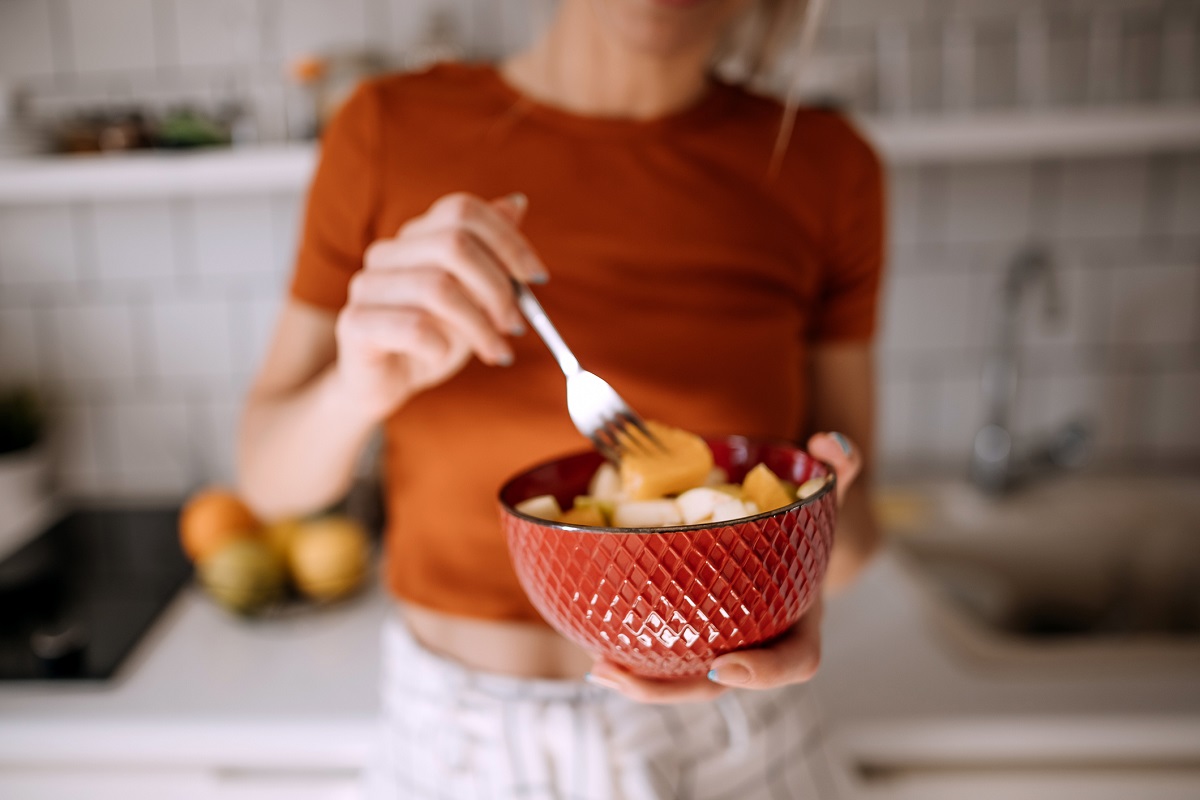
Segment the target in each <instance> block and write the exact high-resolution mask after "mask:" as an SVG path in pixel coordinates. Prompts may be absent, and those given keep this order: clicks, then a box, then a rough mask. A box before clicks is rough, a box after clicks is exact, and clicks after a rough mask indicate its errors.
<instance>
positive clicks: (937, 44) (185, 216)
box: [0, 0, 1200, 494]
mask: <svg viewBox="0 0 1200 800" xmlns="http://www.w3.org/2000/svg"><path fill="white" fill-rule="evenodd" d="M551 6H552V3H551V2H549V0H546V2H542V0H502V2H501V1H500V0H341V1H339V2H333V1H332V0H0V82H8V81H10V80H21V81H26V80H28V81H29V82H30V85H31V86H33V87H34V88H35V89H37V90H46V91H49V88H48V87H50V88H53V90H54V91H57V92H61V93H64V94H69V93H70V92H72V91H78V92H80V93H81V94H82V95H83V96H86V92H87V91H95V92H99V93H101V94H103V95H106V96H120V97H131V96H135V95H136V96H144V97H149V98H153V99H156V100H157V101H160V102H163V103H167V102H170V101H171V98H172V97H175V96H178V95H179V93H180V92H184V93H185V94H186V96H188V97H193V96H194V97H196V98H201V99H204V98H209V99H212V98H217V97H222V96H224V94H225V93H226V92H227V91H228V90H229V88H230V87H235V86H236V87H241V88H243V89H244V91H245V93H246V94H247V95H248V96H249V97H250V98H251V100H252V103H253V106H254V108H255V112H256V117H255V119H256V121H257V124H258V127H259V132H260V135H262V136H263V137H265V138H267V139H270V138H278V137H279V136H280V135H281V134H282V132H283V130H284V123H285V119H286V117H285V114H286V108H285V94H286V92H285V89H284V83H283V81H282V79H281V78H280V75H281V74H282V72H283V66H284V65H285V64H286V63H287V62H288V61H290V60H291V59H292V58H294V57H295V56H297V55H301V54H305V53H309V52H315V51H326V50H329V49H335V48H341V47H357V46H362V45H367V46H372V47H376V48H380V49H382V50H383V51H385V52H387V53H389V54H391V55H393V56H399V55H401V54H402V53H403V52H405V50H406V49H407V48H408V47H409V46H410V45H411V44H413V43H414V42H415V41H417V39H418V38H419V37H420V36H421V35H422V34H423V33H424V32H425V30H426V24H427V22H428V19H429V12H430V11H431V10H433V9H434V8H448V9H450V10H452V11H454V12H456V13H457V14H458V16H459V21H460V23H461V32H462V33H463V35H464V38H465V44H466V47H467V50H468V52H469V53H472V54H475V55H494V54H498V53H503V52H507V51H509V50H511V49H512V48H514V47H515V46H517V45H518V43H520V42H523V41H524V40H527V39H528V38H529V36H530V32H531V29H532V28H533V27H536V25H537V24H538V23H537V21H536V18H537V14H538V12H539V9H540V10H542V12H543V14H544V13H545V9H548V8H550V7H551ZM1096 9H1105V10H1108V11H1109V12H1111V16H1110V18H1109V19H1110V20H1115V23H1113V24H1111V25H1110V26H1109V28H1108V29H1105V28H1104V27H1103V26H1100V27H1099V28H1096V27H1095V26H1093V25H1092V23H1091V22H1090V17H1089V14H1090V13H1091V12H1092V11H1093V10H1096ZM1030 10H1032V12H1033V13H1035V14H1040V13H1041V12H1042V11H1048V12H1049V14H1048V16H1046V17H1045V29H1046V38H1047V40H1048V41H1049V43H1050V44H1049V50H1048V52H1047V54H1046V60H1047V63H1048V72H1049V75H1048V79H1047V84H1046V85H1045V86H1044V87H1043V89H1042V91H1041V95H1040V96H1042V99H1044V100H1045V101H1046V102H1049V103H1058V104H1063V103H1067V104H1081V103H1086V102H1090V101H1091V100H1093V99H1095V98H1097V97H1103V96H1113V97H1118V96H1120V97H1133V96H1138V97H1141V96H1143V95H1146V98H1144V99H1147V100H1153V99H1154V97H1153V96H1154V95H1156V93H1157V95H1161V96H1162V97H1163V98H1170V99H1171V101H1172V102H1185V103H1187V102H1196V101H1197V100H1200V98H1198V97H1196V95H1195V93H1196V92H1198V91H1200V80H1197V79H1196V78H1195V76H1187V80H1181V79H1178V78H1177V77H1172V76H1173V75H1174V74H1175V72H1177V71H1178V70H1174V71H1167V74H1166V75H1163V74H1159V73H1161V72H1162V70H1161V69H1159V68H1157V67H1156V66H1155V63H1156V61H1155V59H1156V58H1159V56H1157V55H1156V54H1155V52H1154V49H1153V47H1152V46H1151V45H1152V44H1154V43H1155V42H1156V41H1158V40H1157V39H1156V38H1155V37H1156V36H1157V33H1156V32H1155V31H1156V30H1157V29H1156V26H1157V25H1159V23H1160V17H1161V19H1166V16H1165V15H1166V14H1167V13H1168V12H1169V13H1170V14H1172V15H1173V16H1171V19H1172V20H1175V21H1178V20H1179V19H1184V18H1186V19H1188V20H1191V21H1192V22H1191V23H1189V24H1190V25H1192V27H1193V28H1194V25H1195V22H1196V21H1197V20H1200V16H1198V15H1197V14H1198V11H1200V4H1195V3H1192V2H1191V0H1177V2H1173V3H1168V4H1164V3H1160V2H1158V0H1087V2H1084V0H1078V1H1076V0H1055V1H1054V2H1048V0H1019V1H1014V2H1008V3H996V2H994V1H993V0H837V2H833V3H832V4H831V8H830V17H829V19H828V20H827V25H828V32H829V34H830V35H829V37H828V41H829V42H831V43H833V44H834V45H835V46H836V52H833V55H834V56H835V57H841V58H842V59H843V62H844V63H842V66H846V65H850V66H852V67H853V68H854V69H855V70H858V71H859V72H858V73H856V76H855V77H854V79H853V81H850V83H853V84H854V87H855V88H853V89H852V90H850V91H849V93H848V96H852V97H854V98H855V99H857V100H859V101H860V102H861V105H860V106H859V108H861V109H862V110H865V111H874V110H875V109H876V106H877V105H878V104H880V103H882V104H883V105H884V106H885V108H887V109H892V110H896V111H910V112H913V111H915V112H920V111H939V110H942V109H943V108H944V107H945V104H946V101H947V97H950V98H951V99H954V100H955V101H956V102H958V103H959V104H960V105H961V106H962V107H963V108H1003V107H1010V106H1012V105H1013V104H1014V103H1016V102H1018V98H1017V95H1018V90H1017V86H1016V84H1015V83H1014V81H1015V80H1016V72H1017V68H1018V63H1017V62H1019V61H1020V59H1019V58H1018V52H1017V50H1016V39H1015V37H1016V36H1017V30H1018V23H1017V17H1018V15H1019V14H1021V13H1022V12H1028V11H1030ZM952 16H953V17H955V18H957V19H958V20H959V23H958V24H960V25H962V30H964V31H967V34H964V35H969V37H970V38H971V39H972V40H973V41H974V42H975V45H976V49H975V52H974V54H973V58H972V59H971V63H970V65H968V68H967V70H966V71H965V72H964V80H963V81H960V83H961V84H962V85H961V86H960V87H959V88H958V89H955V85H956V84H955V82H954V81H953V80H946V75H945V69H946V65H947V58H948V56H947V50H946V47H945V45H946V43H947V37H946V33H945V30H944V26H943V23H944V22H945V21H946V20H947V19H949V18H950V17H952ZM1026 19H1027V20H1028V19H1030V18H1029V17H1027V18H1026ZM1034 19H1035V21H1037V20H1038V19H1041V17H1035V18H1034ZM975 23H977V24H975ZM1163 24H1165V23H1163ZM1172 24H1174V23H1172ZM881 25H890V26H891V27H890V28H887V30H886V31H885V33H884V34H880V31H881V30H882V28H881ZM1185 28H1186V26H1185ZM1106 30H1107V31H1108V33H1105V31H1106ZM1187 30H1188V31H1190V32H1187V35H1186V36H1185V35H1182V34H1180V33H1179V32H1178V30H1175V29H1172V35H1171V36H1168V40H1167V42H1166V44H1164V45H1163V48H1162V49H1163V51H1164V53H1165V52H1168V51H1169V52H1170V53H1172V54H1176V55H1175V56H1172V57H1173V58H1176V60H1178V58H1177V54H1178V53H1185V54H1186V53H1188V52H1189V51H1190V52H1192V53H1193V54H1192V55H1189V56H1188V59H1191V60H1192V61H1194V58H1195V57H1194V51H1195V41H1196V33H1197V32H1196V31H1195V30H1192V29H1190V28H1188V29H1187ZM1097 31H1099V32H1100V33H1102V34H1105V35H1111V36H1113V37H1114V40H1115V41H1117V44H1118V47H1117V48H1116V49H1115V50H1113V51H1111V53H1109V54H1108V55H1105V54H1104V53H1100V54H1099V55H1097V54H1096V51H1095V49H1094V48H1093V46H1092V45H1093V41H1094V37H1093V34H1095V33H1096V32H1097ZM1090 37H1091V38H1090ZM881 43H882V44H884V45H885V46H884V47H883V49H882V50H881V49H880V45H881ZM889 43H890V44H889ZM897 43H899V44H900V45H901V46H899V47H897V46H896V45H897ZM889 47H890V49H889ZM897 58H899V60H896V59H897ZM1163 58H1165V56H1163ZM889 59H891V60H889ZM834 60H835V61H836V58H835V59H834ZM950 61H953V58H950ZM1022 63H1024V62H1022ZM1188 63H1191V62H1190V61H1189V62H1188ZM848 68H849V67H848ZM901 68H902V72H901ZM864 69H865V72H864V71H863V70H864ZM1106 70H1107V72H1106ZM1156 70H1157V72H1156ZM1106 75H1107V77H1105V76H1106ZM967 78H969V80H967ZM888 92H890V94H889V93H888ZM956 92H959V93H958V94H956ZM173 93H174V94H173ZM881 93H882V94H881ZM1024 100H1029V97H1028V96H1026V97H1024ZM1163 176H1166V177H1165V178H1164V177H1163ZM889 178H890V182H889V196H890V198H891V203H892V210H891V231H890V242H891V251H892V254H893V265H892V271H891V274H890V275H889V276H888V280H887V283H886V285H885V293H886V294H885V299H884V324H883V327H882V343H881V353H882V379H881V401H880V407H879V418H880V445H881V453H882V457H883V459H884V461H885V462H889V463H892V464H903V463H905V462H909V461H912V460H914V459H923V460H930V461H936V462H940V463H942V464H947V465H951V466H953V467H955V468H958V467H961V466H963V465H964V464H965V459H966V455H967V452H968V450H967V448H968V447H969V442H970V438H971V436H972V435H973V433H974V430H975V428H976V426H977V425H978V424H979V422H980V420H981V418H982V411H983V409H982V408H981V405H980V403H981V393H980V387H979V373H980V369H981V366H982V360H983V358H984V355H985V352H986V347H987V346H988V343H989V341H990V337H991V335H992V327H993V323H994V314H995V303H996V298H997V296H998V293H999V286H1000V284H1001V281H1002V279H1003V275H1004V270H1005V269H1006V268H1007V266H1008V264H1009V262H1010V260H1011V258H1012V255H1013V253H1014V252H1015V250H1016V248H1017V247H1018V246H1019V245H1021V244H1022V243H1023V242H1025V241H1026V240H1027V239H1030V238H1037V239H1039V240H1040V241H1042V242H1044V244H1045V246H1046V247H1047V248H1048V249H1049V251H1050V253H1051V255H1052V259H1053V261H1054V263H1055V266H1056V269H1057V272H1058V276H1059V280H1060V283H1061V289H1062V296H1063V300H1064V304H1063V313H1064V319H1063V325H1062V327H1061V328H1060V329H1057V330H1055V329H1051V328H1047V327H1046V326H1045V325H1044V323H1043V320H1042V318H1041V313H1040V312H1041V302H1040V301H1041V297H1040V293H1039V292H1038V291H1036V290H1035V291H1033V292H1031V294H1030V296H1029V298H1027V299H1028V301H1029V302H1027V303H1026V305H1025V307H1024V308H1023V309H1022V316H1021V321H1020V338H1021V367H1022V372H1021V391H1020V393H1019V396H1018V399H1017V405H1016V414H1017V416H1016V420H1017V427H1018V431H1017V433H1018V435H1019V436H1021V437H1030V436H1035V435H1038V434H1039V433H1044V432H1045V431H1047V430H1050V429H1052V428H1054V427H1055V426H1056V425H1060V424H1062V423H1063V422H1064V421H1066V420H1068V419H1072V418H1076V417H1080V416H1082V417H1087V418H1090V419H1092V420H1093V421H1094V422H1095V424H1096V428H1097V446H1098V448H1099V452H1100V454H1101V456H1102V457H1103V458H1107V459H1111V460H1117V459H1121V458H1125V457H1127V456H1130V455H1133V456H1136V457H1138V458H1153V457H1160V458H1163V459H1173V460H1175V461H1187V462H1189V463H1197V462H1200V441H1198V438H1200V434H1198V433H1197V431H1196V426H1197V420H1198V419H1200V416H1198V415H1197V414H1196V412H1195V398H1196V397H1197V396H1200V394H1198V393H1200V387H1198V383H1200V378H1198V377H1197V374H1198V373H1200V327H1198V323H1197V319H1198V318H1200V263H1198V260H1200V249H1198V247H1197V245H1198V244H1200V156H1198V155H1197V154H1195V153H1192V154H1187V155H1177V156H1165V157H1159V158H1156V159H1154V160H1150V159H1141V158H1128V159H1089V160H1083V161H1076V160H1064V161H1062V162H1058V163H1050V164H1037V165H1032V164H1023V163H1017V164H1007V165H1004V166H999V167H989V166H971V165H964V166H955V167H945V168H942V167H939V168H920V169H913V168H904V169H896V170H892V171H891V173H890V175H889ZM301 209H302V197H301V195H300V194H298V193H284V194H278V195H270V196H262V197H240V198H212V199H208V200H198V201H192V200H174V201H163V202H154V203H112V204H98V205H95V206H77V207H68V206H30V207H0V384H2V383H9V382H12V381H13V380H31V381H34V382H35V383H37V384H38V385H40V386H41V387H42V388H44V389H45V391H46V392H47V395H48V396H49V398H50V400H51V401H52V412H53V415H54V418H55V421H56V440H57V442H58V443H59V445H60V453H61V459H60V464H59V473H60V478H61V480H62V483H63V485H64V486H65V487H66V488H68V489H69V490H71V491H75V492H85V493H114V492H115V493H125V494H131V493H132V494H136V493H147V492H167V493H178V492H182V491H184V490H186V489H187V488H188V487H190V486H192V485H193V484H195V483H197V482H200V481H205V480H222V481H227V480H229V479H231V477H232V473H233V465H234V464H233V462H234V449H233V444H234V442H233V436H234V433H233V432H234V430H235V427H236V422H237V417H238V414H239V412H240V408H241V402H242V392H243V391H244V387H245V386H246V384H247V382H248V380H249V379H250V377H251V376H252V375H253V373H254V372H255V370H257V368H258V365H259V363H260V362H261V359H262V356H263V352H264V349H265V346H266V342H267V340H268V338H269V336H270V333H271V331H272V330H273V328H274V325H275V323H276V317H277V314H278V311H279V308H280V306H281V304H282V302H283V298H284V295H285V291H286V283H287V279H288V273H289V271H290V267H291V263H292V260H293V258H294V252H295V245H296V238H297V231H298V226H299V219H300V214H301Z"/></svg>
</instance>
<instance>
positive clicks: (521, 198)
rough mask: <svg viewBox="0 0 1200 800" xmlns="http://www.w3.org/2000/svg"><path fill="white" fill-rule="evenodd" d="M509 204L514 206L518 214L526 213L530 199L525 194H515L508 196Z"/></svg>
mask: <svg viewBox="0 0 1200 800" xmlns="http://www.w3.org/2000/svg"><path fill="white" fill-rule="evenodd" d="M508 202H510V203H512V204H513V206H514V207H515V208H516V209H517V213H518V214H523V213H525V209H526V208H528V207H529V198H528V197H526V196H525V193H524V192H513V193H512V194H510V195H509V196H508Z"/></svg>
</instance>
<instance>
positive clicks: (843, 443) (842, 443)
mask: <svg viewBox="0 0 1200 800" xmlns="http://www.w3.org/2000/svg"><path fill="white" fill-rule="evenodd" d="M829 435H830V436H832V437H833V440H834V441H835V442H837V443H838V447H840V448H842V452H843V453H844V454H846V455H850V454H851V453H853V452H854V448H853V447H851V446H850V440H849V439H847V438H846V437H845V436H842V435H841V434H840V433H837V432H836V431H835V432H833V433H830V434H829Z"/></svg>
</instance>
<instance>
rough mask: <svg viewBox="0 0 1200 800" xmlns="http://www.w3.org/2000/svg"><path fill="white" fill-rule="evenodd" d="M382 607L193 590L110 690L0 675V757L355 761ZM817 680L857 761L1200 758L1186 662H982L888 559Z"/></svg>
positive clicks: (1198, 703) (1191, 673)
mask: <svg viewBox="0 0 1200 800" xmlns="http://www.w3.org/2000/svg"><path fill="white" fill-rule="evenodd" d="M387 605H388V601H387V599H386V597H385V596H384V595H383V593H382V591H381V590H379V589H378V588H376V589H374V590H372V591H370V592H368V593H367V594H365V595H363V596H361V597H359V598H356V599H355V600H353V601H350V602H347V603H346V604H343V605H339V606H334V607H331V608H328V609H325V610H323V611H320V612H318V613H312V614H310V615H305V616H298V617H295V618H291V619H274V620H261V621H243V620H240V619H238V618H235V617H232V616H230V615H228V614H226V613H225V612H223V611H221V610H220V609H219V608H217V607H216V606H215V605H214V604H213V603H212V602H210V601H209V600H207V599H206V598H204V597H203V596H202V595H201V593H200V592H199V590H198V589H196V588H194V587H193V588H189V589H187V590H185V591H184V592H183V593H182V594H181V595H180V597H179V598H178V599H177V600H176V602H175V603H174V604H173V606H172V607H171V608H170V609H169V610H168V611H167V613H166V614H164V616H163V617H162V618H160V620H159V621H158V623H157V625H156V626H155V628H154V630H153V631H152V633H151V635H150V636H148V637H147V638H146V639H145V640H143V642H142V643H141V645H140V646H139V648H138V650H137V651H136V652H135V653H134V655H133V657H132V658H131V660H130V661H129V662H127V663H126V664H125V665H124V667H123V668H122V670H121V673H120V675H119V677H118V679H117V680H116V681H114V682H112V683H111V684H100V685H76V686H67V685H63V684H47V683H39V684H15V683H10V684H0V768H3V767H5V766H6V765H8V766H29V765H52V764H55V763H70V764H80V763H85V764H92V765H99V764H105V765H116V764H147V763H152V764H155V765H157V766H165V765H175V766H199V765H213V764H217V765H220V766H222V767H228V768H236V767H237V766H238V765H243V764H244V765H253V766H254V767H256V768H261V767H263V766H264V765H277V766H279V767H287V766H293V767H294V766H303V767H305V768H330V769H345V768H357V767H358V766H361V765H362V764H363V763H364V761H365V759H366V758H367V756H368V753H369V748H370V744H371V740H372V734H373V732H374V719H373V717H374V710H375V708H376V692H377V689H376V680H377V675H378V666H377V662H378V654H379V650H378V634H379V624H380V621H381V620H382V618H383V615H384V614H385V613H386V610H387ZM815 685H816V687H817V688H818V690H819V697H820V699H821V703H822V706H823V708H824V711H825V712H826V714H827V716H828V717H829V718H830V720H831V723H832V726H833V730H834V731H835V736H836V737H837V738H838V739H840V740H841V741H842V744H843V747H844V748H845V751H846V753H848V754H849V755H850V756H851V757H853V758H855V759H857V760H859V761H862V762H863V763H870V764H918V763H941V762H945V761H950V762H953V761H964V762H965V761H972V762H978V760H979V759H980V758H994V759H1000V760H1003V759H1004V758H1009V759H1015V760H1017V761H1022V762H1024V761H1028V760H1029V759H1034V760H1036V759H1037V758H1038V757H1039V754H1041V756H1042V757H1046V758H1050V757H1052V756H1053V757H1055V758H1060V759H1061V758H1079V759H1083V760H1089V759H1105V758H1109V757H1110V756H1119V757H1122V758H1126V757H1132V756H1137V755H1139V754H1144V755H1147V756H1148V757H1159V758H1162V759H1164V760H1167V761H1173V760H1177V759H1183V760H1184V761H1185V762H1186V763H1191V764H1196V763H1200V671H1198V670H1196V669H1194V668H1193V666H1192V665H1190V664H1189V663H1186V662H1184V663H1180V664H1175V665H1174V666H1172V665H1170V664H1167V665H1163V664H1158V665H1156V666H1152V667H1149V668H1147V669H1146V670H1144V671H1138V670H1134V671H1130V670H1127V669H1126V670H1116V671H1114V670H1105V669H1100V668H1099V665H1098V668H1097V670H1096V671H1095V672H1094V673H1092V674H1086V673H1085V674H1080V672H1079V671H1077V670H1075V671H1070V672H1059V673H1051V674H1029V673H1026V672H1022V671H1019V670H1017V671H1013V670H1005V671H997V672H989V671H984V670H981V669H980V668H978V667H973V666H971V665H970V664H969V663H966V662H964V661H963V660H962V659H960V658H956V657H955V655H954V654H953V653H952V651H951V650H950V649H948V648H947V647H946V646H945V645H944V644H943V643H942V642H941V641H940V640H939V638H938V636H937V632H936V631H935V630H934V629H933V628H932V627H931V626H930V624H929V622H928V619H927V617H926V616H925V615H924V614H923V613H922V611H921V607H920V603H919V599H918V597H917V595H916V592H915V589H914V586H913V584H912V581H911V579H910V578H909V577H908V576H907V574H906V573H905V571H904V570H903V569H902V568H901V567H900V566H899V564H898V563H897V561H896V559H895V558H894V557H893V556H890V555H885V556H884V557H883V558H881V559H879V560H877V561H876V563H875V564H874V565H873V566H872V567H871V568H870V569H869V570H868V571H867V573H866V574H865V575H864V576H863V578H862V580H861V581H860V582H859V584H858V585H857V586H856V587H855V588H854V590H853V591H851V592H849V593H847V594H846V595H844V596H842V597H839V598H835V600H834V601H833V602H832V603H831V604H830V608H829V610H828V613H827V620H826V642H825V657H824V662H823V664H822V667H821V672H820V674H819V675H818V677H817V679H816V683H815ZM1055 754H1057V755H1055Z"/></svg>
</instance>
